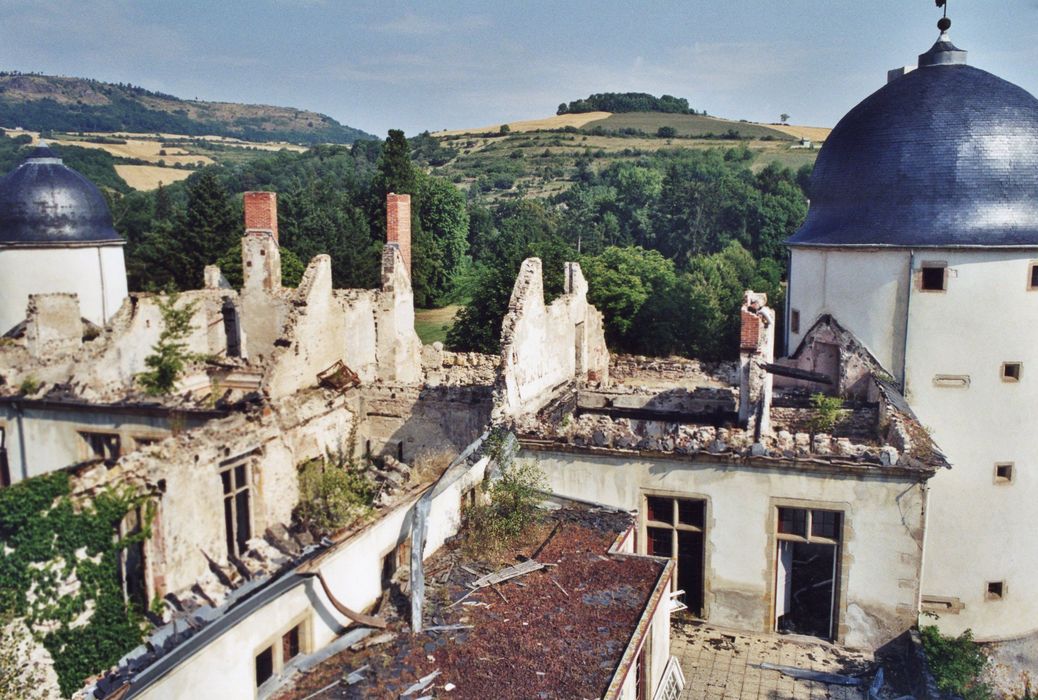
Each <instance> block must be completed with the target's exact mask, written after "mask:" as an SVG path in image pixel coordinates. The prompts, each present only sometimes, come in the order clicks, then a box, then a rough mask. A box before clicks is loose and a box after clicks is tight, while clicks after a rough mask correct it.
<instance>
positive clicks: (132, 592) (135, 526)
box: [119, 507, 148, 612]
mask: <svg viewBox="0 0 1038 700" xmlns="http://www.w3.org/2000/svg"><path fill="white" fill-rule="evenodd" d="M143 522H144V519H143V515H142V513H141V509H140V507H137V508H133V509H131V510H130V511H129V512H128V513H127V514H126V516H125V517H124V518H123V521H122V523H120V525H119V536H120V538H121V539H123V540H126V539H129V538H134V537H136V539H135V541H133V542H130V543H129V544H127V545H126V546H125V547H123V548H122V549H121V550H119V583H120V585H121V586H122V589H123V596H124V597H125V598H126V601H127V602H128V603H130V604H131V605H133V606H134V607H135V609H136V610H137V611H138V612H143V611H145V610H147V609H148V588H147V581H146V579H145V574H144V540H143V538H141V537H140V535H141V532H142V525H143Z"/></svg>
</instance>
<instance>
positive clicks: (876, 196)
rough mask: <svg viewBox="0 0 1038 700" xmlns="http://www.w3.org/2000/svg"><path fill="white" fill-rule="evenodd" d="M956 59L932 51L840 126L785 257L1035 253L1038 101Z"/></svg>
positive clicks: (949, 51)
mask: <svg viewBox="0 0 1038 700" xmlns="http://www.w3.org/2000/svg"><path fill="white" fill-rule="evenodd" d="M943 39H945V37H942V40H943ZM953 52H956V53H953ZM964 56H965V52H962V51H959V50H958V49H955V47H954V46H952V45H951V44H950V42H946V41H944V42H942V41H939V42H938V43H937V44H936V45H935V46H934V48H933V49H931V50H930V51H929V52H927V53H926V54H923V55H922V56H921V57H920V64H921V67H920V68H918V69H917V70H914V71H911V72H909V73H907V74H906V75H904V76H903V77H900V78H897V79H895V80H894V81H893V82H890V83H888V84H887V85H885V86H884V87H882V88H880V89H879V90H877V91H876V92H875V93H873V94H872V95H870V96H869V97H867V98H866V99H865V100H864V101H862V102H861V103H860V104H859V105H858V106H857V107H855V108H854V109H852V110H851V111H850V112H849V113H848V114H847V116H845V117H844V118H843V119H841V120H840V123H839V124H837V125H836V128H835V129H833V131H832V134H830V136H829V138H828V139H827V140H826V142H825V144H824V145H823V146H822V150H821V151H820V152H819V154H818V160H817V162H816V163H815V168H814V173H813V174H812V176H811V185H810V191H811V207H810V209H809V211H808V214H807V219H806V221H805V222H804V225H803V226H801V228H800V230H799V231H797V233H796V234H795V235H794V236H793V237H792V238H790V239H789V241H788V243H789V244H790V245H805V246H810V245H819V246H912V247H925V246H938V247H954V246H1038V100H1036V99H1035V98H1034V97H1033V96H1032V95H1031V94H1030V93H1028V92H1027V91H1025V90H1023V89H1022V88H1019V87H1017V86H1016V85H1013V84H1012V83H1009V82H1007V81H1005V80H1002V79H1001V78H998V77H996V76H994V75H992V74H991V73H987V72H985V71H982V70H978V69H977V68H972V67H970V66H967V65H964ZM944 61H947V62H944Z"/></svg>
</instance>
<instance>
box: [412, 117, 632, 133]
mask: <svg viewBox="0 0 1038 700" xmlns="http://www.w3.org/2000/svg"><path fill="white" fill-rule="evenodd" d="M610 114H612V112H585V113H584V114H560V115H557V116H554V117H548V118H547V119H527V120H525V121H518V122H508V128H509V129H510V130H511V131H513V132H520V131H544V130H547V129H564V128H566V127H567V126H573V127H576V128H578V129H579V128H580V127H582V126H584V125H585V124H587V123H589V122H594V121H598V120H599V119H605V118H606V117H608V116H609V115H610ZM500 128H501V125H500V124H494V125H492V126H484V127H483V128H481V129H454V130H451V131H437V132H435V133H434V134H433V136H463V135H464V134H486V133H488V132H496V131H497V130H499V129H500Z"/></svg>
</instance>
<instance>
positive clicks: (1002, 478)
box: [995, 462, 1013, 484]
mask: <svg viewBox="0 0 1038 700" xmlns="http://www.w3.org/2000/svg"><path fill="white" fill-rule="evenodd" d="M1012 480H1013V465H1012V463H1009V462H1007V463H1004V464H996V465H995V483H996V484H1008V483H1009V482H1011V481H1012Z"/></svg>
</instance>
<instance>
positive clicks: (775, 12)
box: [0, 0, 1038, 135]
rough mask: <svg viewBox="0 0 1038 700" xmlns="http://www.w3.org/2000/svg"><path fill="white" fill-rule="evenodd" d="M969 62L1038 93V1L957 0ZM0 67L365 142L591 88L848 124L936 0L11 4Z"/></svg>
mask: <svg viewBox="0 0 1038 700" xmlns="http://www.w3.org/2000/svg"><path fill="white" fill-rule="evenodd" d="M949 16H950V17H951V18H952V20H953V26H952V30H951V35H952V38H953V40H954V41H955V42H956V44H958V45H959V46H960V47H961V48H965V49H967V50H968V51H969V52H970V55H969V61H970V63H971V64H972V65H975V66H978V67H980V68H984V69H985V70H989V71H991V72H993V73H995V74H997V75H1000V76H1002V77H1004V78H1006V79H1007V80H1010V81H1012V82H1015V83H1017V84H1019V85H1021V86H1023V87H1024V88H1026V89H1027V90H1029V91H1031V92H1032V93H1036V92H1038V71H1036V70H1035V68H1036V67H1038V41H1036V36H1038V34H1036V31H1038V0H1003V1H1002V2H991V1H990V0H987V1H984V2H981V0H949ZM0 17H2V22H0V68H2V69H8V70H11V69H14V70H22V71H39V72H44V73H53V74H60V75H75V76H84V77H91V78H97V79H100V80H107V81H113V82H130V83H133V84H135V85H142V86H144V87H147V88H150V89H153V90H160V91H163V92H169V93H172V94H174V95H178V96H180V97H184V98H194V97H197V98H200V99H210V100H228V101H235V102H258V103H264V104H277V105H286V106H293V107H299V108H305V109H312V110H315V111H319V112H324V113H326V114H329V115H331V116H332V117H334V118H336V119H338V120H339V121H341V122H343V123H345V124H349V125H351V126H356V127H359V128H362V129H364V130H366V131H369V132H372V133H376V134H379V135H385V132H386V130H387V129H390V128H402V129H404V130H405V131H406V132H407V133H408V134H415V133H417V132H419V131H422V130H424V129H429V130H437V129H443V128H459V127H466V126H482V125H488V124H496V123H501V122H505V121H512V120H516V119H530V118H538V117H543V116H547V115H550V114H554V112H555V109H556V107H557V106H558V104H559V103H560V102H563V101H569V100H572V99H577V98H579V97H584V96H586V95H588V94H589V93H592V92H604V91H629V90H632V91H641V92H651V93H654V94H661V93H669V94H672V95H676V96H679V97H687V98H688V99H689V102H690V103H691V104H692V105H693V106H695V107H696V108H697V109H706V110H707V111H708V112H709V113H711V114H715V115H719V116H724V117H730V118H744V119H751V120H760V121H775V120H777V119H778V115H779V114H780V113H782V112H788V113H789V114H790V115H792V120H791V121H793V122H795V123H799V124H811V125H820V126H832V125H833V124H835V122H836V121H837V120H838V119H839V117H840V116H841V115H842V114H844V113H845V112H846V111H847V110H848V109H850V107H852V106H853V105H854V104H856V103H857V102H858V101H860V100H861V99H862V98H864V97H865V96H866V95H868V94H869V93H871V92H872V91H873V90H875V89H876V88H878V87H880V86H881V85H882V84H883V82H884V80H885V75H886V70H887V69H888V68H893V67H895V66H899V65H905V64H910V63H914V62H915V58H916V56H917V55H918V54H919V53H922V52H923V51H925V50H926V49H927V48H928V47H929V46H930V45H931V44H932V43H933V41H934V40H935V39H936V36H937V29H936V22H937V19H938V18H939V17H940V15H939V13H938V11H937V10H936V8H935V6H934V2H933V0H860V1H859V2H851V1H850V0H777V1H775V0H772V1H767V2H765V1H763V0H754V1H751V0H686V1H685V2H655V1H652V0H644V1H640V0H627V1H626V2H621V1H617V0H598V1H597V2H583V1H577V0H568V1H566V2H541V1H538V0H511V1H509V2H498V1H497V0H483V1H482V2H474V1H468V0H457V1H453V2H425V3H401V2H393V1H392V0H382V1H380V2H369V1H367V0H357V1H354V2H346V1H340V0H250V1H249V2H238V1H237V0H208V1H199V0H179V1H177V2H157V1H153V0H78V1H75V0H0Z"/></svg>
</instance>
